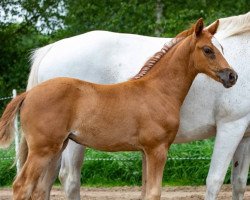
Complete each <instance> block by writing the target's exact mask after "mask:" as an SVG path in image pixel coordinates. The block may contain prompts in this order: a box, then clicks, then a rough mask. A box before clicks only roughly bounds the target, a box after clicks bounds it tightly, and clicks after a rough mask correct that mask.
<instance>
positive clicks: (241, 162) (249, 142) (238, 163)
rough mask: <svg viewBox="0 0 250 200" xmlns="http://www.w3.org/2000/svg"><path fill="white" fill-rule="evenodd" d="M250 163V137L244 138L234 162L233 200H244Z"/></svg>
mask: <svg viewBox="0 0 250 200" xmlns="http://www.w3.org/2000/svg"><path fill="white" fill-rule="evenodd" d="M249 164H250V137H247V138H243V139H242V140H241V142H240V144H239V146H238V148H237V150H236V152H235V154H234V157H233V162H232V168H233V170H232V180H231V182H232V186H233V200H243V197H244V192H245V189H246V184H247V177H248V170H249Z"/></svg>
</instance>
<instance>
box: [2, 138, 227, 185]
mask: <svg viewBox="0 0 250 200" xmlns="http://www.w3.org/2000/svg"><path fill="white" fill-rule="evenodd" d="M212 149H213V140H204V141H196V142H192V143H188V144H174V145H172V146H171V148H170V152H169V156H168V157H169V159H168V161H167V165H166V167H165V170H164V176H163V184H164V185H174V186H179V185H204V184H205V181H206V176H207V173H208V169H209V164H210V160H207V159H205V160H199V159H194V158H199V157H211V154H212ZM13 155H14V150H13V147H12V148H11V149H10V150H6V151H3V150H1V151H0V186H8V185H10V184H11V183H12V181H13V178H14V176H15V167H14V168H11V169H10V167H11V165H12V163H13V160H8V159H7V160H6V159H2V158H6V157H13ZM173 158H193V159H184V160H182V159H177V160H176V159H173ZM104 159H106V160H104ZM81 182H82V184H84V185H89V186H95V187H98V186H124V185H131V186H133V185H141V154H140V153H139V152H118V153H106V152H101V151H96V150H92V149H87V150H86V153H85V161H84V167H83V168H82V171H81ZM225 183H229V172H228V174H227V177H226V179H225Z"/></svg>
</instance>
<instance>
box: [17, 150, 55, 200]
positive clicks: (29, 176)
mask: <svg viewBox="0 0 250 200" xmlns="http://www.w3.org/2000/svg"><path fill="white" fill-rule="evenodd" d="M53 157H54V155H51V154H49V155H48V153H47V152H46V153H45V152H44V151H41V152H33V151H30V152H29V154H28V158H27V161H26V162H25V164H24V166H23V168H22V170H21V172H20V173H19V175H18V177H17V178H16V180H15V182H14V184H13V199H14V200H28V199H30V198H31V195H32V193H33V191H34V189H35V188H36V185H37V181H38V180H39V178H40V176H41V174H43V173H44V169H46V168H47V166H48V164H49V162H50V161H51V159H53Z"/></svg>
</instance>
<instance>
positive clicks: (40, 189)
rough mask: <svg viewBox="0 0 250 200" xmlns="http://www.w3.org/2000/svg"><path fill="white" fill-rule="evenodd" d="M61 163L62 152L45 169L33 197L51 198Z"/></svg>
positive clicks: (37, 198)
mask: <svg viewBox="0 0 250 200" xmlns="http://www.w3.org/2000/svg"><path fill="white" fill-rule="evenodd" d="M60 163H61V153H60V154H58V155H57V156H55V157H54V158H53V159H52V160H51V161H50V163H49V165H48V166H47V168H46V169H44V175H42V176H40V179H39V180H38V183H37V186H36V189H35V191H34V193H33V194H32V199H36V200H49V199H50V191H51V189H52V186H53V183H54V181H55V179H56V177H57V175H58V171H59V168H60Z"/></svg>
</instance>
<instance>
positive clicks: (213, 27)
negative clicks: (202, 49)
mask: <svg viewBox="0 0 250 200" xmlns="http://www.w3.org/2000/svg"><path fill="white" fill-rule="evenodd" d="M218 26H219V20H216V21H215V22H214V23H212V24H211V25H210V26H209V27H208V28H207V30H208V32H209V33H211V34H212V35H214V34H215V33H216V31H217V29H218Z"/></svg>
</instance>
